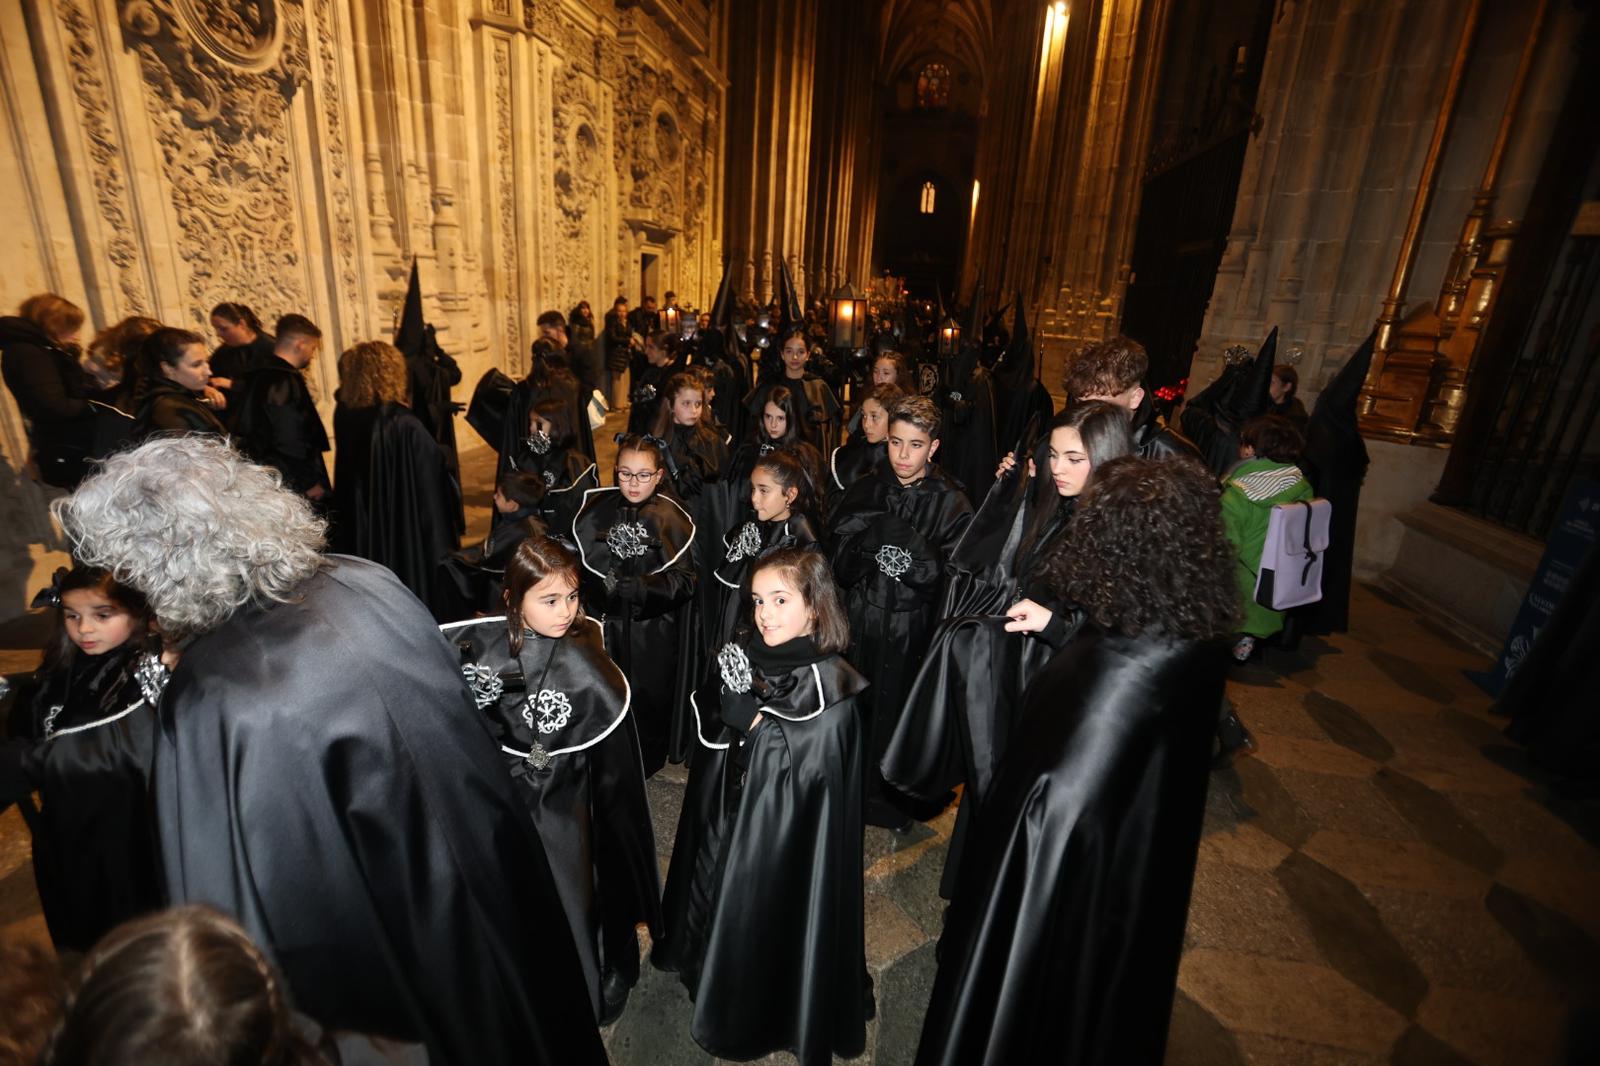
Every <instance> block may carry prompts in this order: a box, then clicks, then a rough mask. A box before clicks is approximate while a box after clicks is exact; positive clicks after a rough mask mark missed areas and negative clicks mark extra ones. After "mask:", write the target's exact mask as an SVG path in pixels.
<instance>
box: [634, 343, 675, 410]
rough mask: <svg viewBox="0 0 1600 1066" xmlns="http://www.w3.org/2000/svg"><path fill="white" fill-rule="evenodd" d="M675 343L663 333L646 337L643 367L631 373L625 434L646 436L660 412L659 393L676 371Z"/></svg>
mask: <svg viewBox="0 0 1600 1066" xmlns="http://www.w3.org/2000/svg"><path fill="white" fill-rule="evenodd" d="M674 343H675V342H674V341H673V340H672V339H671V338H669V337H668V336H667V334H666V332H665V331H664V330H659V329H658V330H656V331H655V332H653V333H651V334H650V335H649V336H648V337H646V338H645V342H644V359H643V366H642V367H640V368H639V369H638V370H636V371H635V372H634V374H633V378H632V384H631V387H630V388H629V389H628V403H629V404H630V406H629V408H628V432H629V433H641V434H642V433H649V432H650V429H651V427H652V426H654V425H655V421H656V415H657V413H658V412H659V411H660V410H661V394H662V390H663V388H664V387H665V385H666V383H667V379H668V378H669V377H671V376H672V375H673V374H674V373H675V372H676V371H677V369H678V357H677V353H676V352H674V351H673V345H674Z"/></svg>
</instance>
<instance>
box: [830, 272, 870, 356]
mask: <svg viewBox="0 0 1600 1066" xmlns="http://www.w3.org/2000/svg"><path fill="white" fill-rule="evenodd" d="M828 323H829V325H830V326H831V327H832V328H831V329H830V330H829V338H830V339H831V340H832V342H833V347H835V348H849V349H855V348H864V347H866V345H867V298H866V297H865V296H862V295H861V294H860V293H859V292H857V291H856V290H855V286H853V285H851V284H849V283H848V282H846V283H845V284H844V285H841V286H839V288H838V289H836V290H835V291H834V294H833V295H832V296H830V297H828Z"/></svg>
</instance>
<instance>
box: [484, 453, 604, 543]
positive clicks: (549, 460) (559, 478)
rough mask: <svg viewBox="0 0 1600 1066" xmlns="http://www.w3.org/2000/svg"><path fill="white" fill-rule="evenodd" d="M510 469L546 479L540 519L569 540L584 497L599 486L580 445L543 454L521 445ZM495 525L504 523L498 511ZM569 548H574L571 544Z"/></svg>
mask: <svg viewBox="0 0 1600 1066" xmlns="http://www.w3.org/2000/svg"><path fill="white" fill-rule="evenodd" d="M511 468H512V469H514V470H517V471H519V472H521V473H525V474H538V475H539V476H540V477H541V478H543V479H544V484H545V493H544V498H543V499H542V500H540V501H539V517H540V519H542V520H543V521H544V523H545V525H547V526H549V527H550V529H551V531H552V532H553V533H554V535H555V536H557V537H559V538H561V539H562V540H566V539H567V537H568V536H569V535H570V534H571V532H572V520H573V519H574V518H577V517H578V508H579V507H582V506H583V494H584V493H585V492H588V491H589V490H590V489H596V488H599V487H600V476H599V468H598V467H596V466H595V462H594V460H593V459H591V458H590V457H589V456H588V455H587V454H585V453H583V452H580V451H578V450H577V445H576V444H574V445H571V446H569V447H563V448H557V447H553V446H552V447H551V449H550V450H549V451H547V452H545V453H544V454H543V455H540V454H538V453H537V452H535V451H533V450H532V449H530V448H529V447H527V445H526V444H521V445H519V446H518V448H517V450H516V452H515V453H513V455H512V458H511ZM493 518H494V519H495V521H494V522H493V523H492V524H493V525H496V526H498V525H499V524H500V523H501V522H502V521H504V516H502V515H501V514H500V512H499V511H496V512H495V513H494V516H493ZM568 547H575V545H572V544H571V543H570V542H569V544H568Z"/></svg>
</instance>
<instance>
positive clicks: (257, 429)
mask: <svg viewBox="0 0 1600 1066" xmlns="http://www.w3.org/2000/svg"><path fill="white" fill-rule="evenodd" d="M237 391H238V392H239V393H240V396H239V410H238V411H237V412H236V413H235V414H234V417H233V423H232V424H233V434H234V443H235V444H237V445H239V448H240V450H241V451H243V452H244V453H245V454H246V455H247V456H249V457H250V458H251V459H253V460H255V461H256V462H258V463H262V464H264V465H266V466H270V467H272V468H273V469H275V470H277V471H278V473H280V474H282V475H283V483H284V484H285V485H287V486H288V487H289V488H291V489H293V490H294V491H295V492H300V493H304V492H306V491H308V490H310V489H313V488H316V487H317V486H318V485H322V486H325V487H326V486H327V485H328V467H327V465H326V464H325V463H324V462H323V461H322V453H323V452H325V451H327V450H328V431H327V430H326V429H324V428H323V426H322V416H321V415H319V414H317V403H316V401H315V400H313V399H312V398H311V388H310V386H308V385H307V384H306V378H305V374H304V373H303V372H301V371H299V370H296V369H295V368H294V367H292V366H290V365H289V364H288V363H286V362H285V361H284V360H283V359H282V358H280V357H279V356H276V355H272V356H268V357H267V358H266V359H265V360H263V361H262V363H261V365H260V366H258V367H256V368H255V369H254V370H252V371H250V372H249V373H248V374H246V375H245V378H244V384H243V385H242V386H240V387H239V388H238V390H237Z"/></svg>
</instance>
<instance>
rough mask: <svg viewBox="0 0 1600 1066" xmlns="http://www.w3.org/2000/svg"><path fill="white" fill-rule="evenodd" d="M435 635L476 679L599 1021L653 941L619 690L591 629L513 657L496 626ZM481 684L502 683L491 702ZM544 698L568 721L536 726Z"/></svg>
mask: <svg viewBox="0 0 1600 1066" xmlns="http://www.w3.org/2000/svg"><path fill="white" fill-rule="evenodd" d="M440 629H441V630H442V632H443V633H444V635H445V639H447V640H449V641H450V642H451V643H452V644H454V645H455V647H456V649H457V651H458V652H459V654H460V656H461V665H462V666H463V668H465V667H468V666H469V665H470V666H473V667H476V668H477V669H476V670H475V671H472V672H470V673H469V672H468V671H467V670H465V669H463V673H468V674H469V676H468V677H467V684H468V687H470V688H472V689H473V692H474V695H475V696H476V697H477V701H478V704H479V707H480V709H481V710H482V711H483V713H484V714H485V715H487V717H488V721H489V729H490V732H492V733H493V734H494V737H495V740H496V741H498V742H499V744H500V753H501V759H502V761H503V762H504V763H505V765H506V768H507V770H508V771H510V774H511V778H512V780H513V781H515V782H516V792H517V795H518V796H519V797H520V798H521V799H522V802H523V805H524V806H525V807H526V808H527V810H528V813H529V814H530V815H531V816H532V817H533V824H534V825H535V826H536V827H537V828H538V830H539V838H540V840H542V841H543V842H544V851H545V855H546V856H548V857H549V859H550V872H551V873H552V874H554V875H555V880H556V890H557V891H558V892H559V893H560V894H561V902H562V906H563V908H564V909H565V911H566V915H567V921H568V923H569V924H570V925H571V927H572V935H573V938H574V939H575V940H576V941H577V945H578V956H579V958H580V959H581V960H582V962H583V967H584V973H585V976H586V977H587V978H588V981H589V996H590V999H591V1000H593V1002H594V1004H595V1012H596V1016H597V1017H598V1015H599V1010H600V1001H601V995H600V982H601V979H602V977H603V976H604V975H605V974H606V973H607V972H613V971H614V972H616V973H619V974H621V975H622V977H623V979H624V980H625V981H626V983H627V984H628V985H629V986H632V985H633V984H634V983H635V982H636V981H638V979H639V940H638V933H637V930H636V927H637V925H638V924H639V923H641V922H643V923H645V924H646V925H648V926H649V927H650V932H651V935H652V936H659V935H660V934H661V880H660V874H659V872H658V867H657V864H656V839H655V832H654V830H653V828H652V826H653V823H652V821H651V818H650V801H649V799H648V798H647V797H646V795H645V788H644V769H643V767H642V765H641V764H640V761H639V738H638V735H637V733H635V731H634V729H633V725H632V722H631V721H630V720H629V718H628V708H629V704H630V695H631V694H630V692H629V690H628V681H627V678H625V677H623V676H622V671H621V670H619V669H618V668H617V664H616V663H614V662H612V661H611V657H610V656H609V655H607V654H606V648H605V640H604V638H603V636H602V634H601V629H600V624H599V623H598V622H596V621H595V620H594V619H592V618H582V619H579V620H578V621H576V622H574V623H573V624H572V627H571V629H570V630H569V631H568V632H567V634H566V635H565V636H564V637H562V638H560V639H559V640H550V639H546V638H544V637H540V636H538V635H536V634H532V633H526V632H525V633H524V636H523V645H522V653H521V654H520V655H517V656H515V657H513V656H512V654H511V649H510V644H509V641H508V639H507V636H508V634H507V632H506V620H505V618H504V616H501V617H496V618H481V619H477V620H475V621H471V622H462V623H457V624H454V625H446V626H441V627H440ZM486 675H492V676H493V677H494V678H495V679H496V680H498V681H499V693H498V696H497V695H496V692H495V687H494V685H493V683H492V682H490V681H489V680H488V678H487V676H486ZM546 690H548V691H549V692H550V693H552V694H554V695H559V696H561V697H565V699H566V703H567V706H566V707H565V708H563V710H564V711H565V713H566V714H567V715H569V716H570V717H568V718H567V720H566V721H564V722H562V721H560V718H559V716H550V717H547V718H545V719H544V720H543V721H542V722H541V721H540V719H539V718H538V717H537V716H536V712H535V710H534V709H533V708H531V707H530V701H531V700H533V699H534V698H536V697H537V696H538V695H539V694H540V692H542V691H546ZM524 711H528V712H529V716H530V717H532V718H533V723H534V724H532V725H530V724H529V720H528V719H527V718H524V717H523V713H524ZM535 745H537V746H538V752H537V753H534V746H535ZM530 755H532V758H530Z"/></svg>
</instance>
